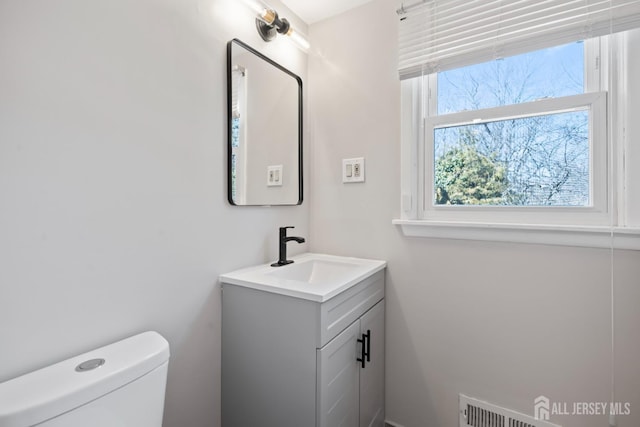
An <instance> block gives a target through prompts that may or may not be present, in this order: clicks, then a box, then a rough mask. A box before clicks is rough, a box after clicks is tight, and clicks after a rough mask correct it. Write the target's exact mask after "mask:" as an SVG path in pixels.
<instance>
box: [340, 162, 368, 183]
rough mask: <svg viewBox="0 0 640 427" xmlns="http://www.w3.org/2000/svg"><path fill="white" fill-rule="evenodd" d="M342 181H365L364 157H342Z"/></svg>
mask: <svg viewBox="0 0 640 427" xmlns="http://www.w3.org/2000/svg"><path fill="white" fill-rule="evenodd" d="M342 182H343V183H352V182H364V157H357V158H353V159H342Z"/></svg>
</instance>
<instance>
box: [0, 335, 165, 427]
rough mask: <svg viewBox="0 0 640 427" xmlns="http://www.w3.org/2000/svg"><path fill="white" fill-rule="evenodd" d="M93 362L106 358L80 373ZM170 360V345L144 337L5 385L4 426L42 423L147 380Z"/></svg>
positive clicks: (1, 394) (0, 420)
mask: <svg viewBox="0 0 640 427" xmlns="http://www.w3.org/2000/svg"><path fill="white" fill-rule="evenodd" d="M93 359H104V364H102V365H101V366H99V367H97V368H95V369H91V370H86V371H80V372H79V371H77V370H76V367H78V366H79V365H80V364H81V363H83V362H85V361H88V360H93ZM168 359H169V343H168V342H167V340H165V339H164V338H163V337H162V336H161V335H160V334H158V333H157V332H144V333H142V334H139V335H135V336H132V337H129V338H127V339H124V340H122V341H118V342H116V343H113V344H110V345H106V346H104V347H101V348H98V349H96V350H92V351H89V352H87V353H84V354H81V355H78V356H75V357H72V358H70V359H67V360H64V361H62V362H59V363H56V364H54V365H51V366H47V367H45V368H42V369H40V370H37V371H34V372H31V373H28V374H25V375H22V376H20V377H17V378H14V379H12V380H9V381H6V382H4V383H0V426H2V427H24V426H32V425H34V424H38V423H41V422H43V421H46V420H48V419H50V418H53V417H55V416H57V415H60V414H62V413H64V412H67V411H70V410H72V409H75V408H77V407H79V406H81V405H83V404H85V403H88V402H90V401H92V400H94V399H97V398H99V397H101V396H104V395H105V394H107V393H109V392H111V391H113V390H115V389H117V388H119V387H122V386H123V385H125V384H128V383H130V382H132V381H134V380H136V379H138V378H140V377H142V376H144V375H145V374H147V373H149V372H151V371H152V370H154V369H155V368H157V367H159V366H161V365H162V364H163V363H165V362H167V361H168ZM90 365H91V364H90Z"/></svg>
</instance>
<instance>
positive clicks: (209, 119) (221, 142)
mask: <svg viewBox="0 0 640 427" xmlns="http://www.w3.org/2000/svg"><path fill="white" fill-rule="evenodd" d="M274 3H275V4H274V6H276V7H277V8H278V10H281V11H282V13H283V15H284V16H286V17H287V18H293V20H294V22H296V23H297V24H298V26H299V27H300V26H301V24H300V23H299V22H298V21H297V20H296V19H295V18H294V17H292V16H291V14H288V13H287V12H286V9H285V8H283V7H281V5H280V3H279V2H274ZM302 28H303V29H304V27H302ZM233 37H238V38H240V39H241V40H243V41H244V42H246V43H248V44H250V45H252V46H253V47H255V48H257V49H259V50H261V51H262V52H263V53H265V54H266V55H268V56H270V57H272V58H274V59H275V60H276V61H280V62H282V64H283V65H285V66H286V67H288V68H290V69H292V70H294V71H295V72H296V73H298V74H299V75H301V76H303V79H304V78H306V56H305V55H304V54H303V53H302V52H301V51H300V50H298V49H297V48H296V47H295V46H294V45H293V44H291V43H289V42H288V41H287V40H282V38H280V40H277V41H275V42H273V43H270V44H268V45H267V44H266V43H265V42H263V41H262V40H261V39H260V38H259V36H258V35H257V32H256V31H255V22H254V19H253V15H252V13H251V12H249V11H248V10H247V9H245V8H244V7H243V6H242V3H241V2H239V1H237V0H207V1H205V0H135V1H131V0H110V1H96V0H26V1H25V0H2V1H0V64H2V65H1V66H0V94H1V95H0V201H1V204H2V208H1V209H0V343H1V345H0V347H1V349H2V350H1V351H0V382H1V381H4V380H7V379H9V378H12V377H15V376H18V375H20V374H23V373H26V372H29V371H31V370H34V369H36V368H40V367H43V366H46V365H48V364H51V363H53V362H56V361H59V360H62V359H64V358H66V357H69V356H72V355H74V354H78V353H80V352H84V351H86V350H90V349H92V348H95V347H97V346H101V345H104V344H107V343H109V342H112V341H114V340H118V339H121V338H124V337H126V336H129V335H132V334H135V333H138V332H141V331H145V330H157V331H158V332H160V333H161V334H162V335H164V336H165V337H166V338H167V339H168V340H169V342H170V344H171V353H172V355H171V361H170V364H169V382H168V390H167V402H166V414H165V423H164V425H165V426H175V427H185V426H219V425H220V288H219V285H218V283H217V277H218V275H219V274H220V273H223V272H227V271H230V270H234V269H236V268H238V267H241V266H248V265H252V264H257V263H263V262H267V261H269V260H272V259H276V258H277V227H278V226H282V225H295V226H296V227H297V229H296V234H297V235H301V236H307V237H308V222H309V221H308V218H309V205H308V204H305V205H302V206H298V207H285V208H238V207H231V206H229V205H228V203H227V202H226V141H227V137H226V128H227V124H226V120H227V119H226V43H227V41H228V40H230V39H231V38H233ZM306 247H307V245H295V246H292V247H291V252H292V253H296V252H300V251H304V250H306Z"/></svg>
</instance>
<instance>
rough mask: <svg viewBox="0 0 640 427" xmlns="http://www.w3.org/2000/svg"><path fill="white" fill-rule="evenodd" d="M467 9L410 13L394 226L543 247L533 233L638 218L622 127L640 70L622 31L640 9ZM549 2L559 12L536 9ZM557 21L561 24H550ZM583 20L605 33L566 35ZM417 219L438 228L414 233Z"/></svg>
mask: <svg viewBox="0 0 640 427" xmlns="http://www.w3.org/2000/svg"><path fill="white" fill-rule="evenodd" d="M463 3H464V2H458V1H456V0H431V1H426V2H425V3H424V4H423V5H421V6H418V7H417V8H418V9H419V10H417V11H416V12H414V13H413V14H411V13H409V14H408V17H409V18H413V19H414V21H413V22H409V23H407V22H403V21H404V20H405V19H406V18H407V16H404V17H403V16H402V13H401V12H402V10H401V11H399V13H401V18H400V19H401V25H400V27H401V30H400V75H401V80H402V82H401V87H402V134H403V135H402V137H403V144H402V150H403V152H402V153H403V154H402V159H403V165H402V218H401V219H400V220H397V221H395V222H396V223H398V224H401V225H403V229H404V230H405V233H407V227H409V226H410V227H413V228H414V230H413V231H411V232H410V233H407V234H412V235H426V236H434V237H451V236H452V235H453V237H456V236H465V234H468V231H469V229H470V228H474V227H475V228H483V227H484V228H485V229H486V228H490V229H491V231H492V232H494V231H495V230H497V229H501V230H503V231H504V230H506V231H507V232H512V231H513V230H521V231H522V230H526V232H525V233H524V234H529V237H527V238H525V239H520V240H523V241H531V240H534V241H539V242H543V241H540V240H539V239H538V238H536V237H533V238H531V236H533V234H531V233H530V232H531V230H547V231H549V230H552V231H559V230H561V231H563V232H566V231H570V232H571V231H575V230H582V231H584V230H587V229H588V230H589V231H593V230H598V231H599V232H601V235H602V236H603V237H607V238H610V230H611V227H625V228H626V230H627V232H628V231H629V230H631V227H630V226H633V225H634V224H640V221H638V219H639V215H638V214H639V213H640V212H634V211H633V208H632V207H633V206H638V203H637V201H634V200H633V199H634V198H635V197H636V196H633V195H632V193H631V191H630V187H634V185H629V184H630V181H629V176H631V175H630V174H629V170H630V166H631V165H633V166H635V164H636V163H634V160H635V159H636V158H638V155H637V154H635V155H634V154H632V153H631V151H633V150H629V143H628V141H629V139H628V135H627V134H626V133H625V132H627V131H628V129H629V126H625V124H626V123H627V121H628V120H629V119H630V117H632V111H628V109H627V107H629V106H631V103H630V102H629V99H630V96H629V94H628V93H627V92H626V91H627V89H628V87H627V86H628V84H627V83H628V82H629V81H630V79H628V78H627V76H631V75H633V74H634V72H637V68H635V67H638V64H637V63H636V64H635V65H634V64H633V62H634V61H630V60H629V58H631V57H632V55H631V54H630V53H629V51H630V46H631V45H633V46H637V43H638V40H639V37H638V31H639V30H632V31H631V32H629V31H625V30H626V27H625V28H622V27H621V26H620V25H621V24H619V23H617V21H616V19H617V18H616V17H617V16H626V17H631V18H629V19H628V20H626V21H624V22H625V24H626V25H630V26H631V27H632V28H634V27H637V26H638V24H640V3H638V2H625V3H624V4H623V3H616V2H612V3H610V2H608V1H604V2H598V5H597V6H596V5H595V3H594V2H591V1H586V2H584V3H582V4H581V5H578V6H575V5H574V6H569V5H566V4H565V3H564V2H559V1H555V0H550V1H549V2H545V3H544V4H543V3H541V2H533V1H526V0H525V1H523V2H518V4H517V5H515V4H514V5H513V6H511V5H509V6H504V5H503V6H499V9H500V10H491V9H488V8H490V7H491V6H490V5H487V4H476V3H474V4H473V5H472V6H473V7H472V9H474V10H467V9H468V7H471V6H469V5H468V4H467V6H468V7H467V6H465V5H464V4H463ZM632 3H637V4H632ZM547 5H548V6H549V7H550V10H551V9H552V10H553V11H552V12H550V11H545V10H535V13H534V11H533V10H534V9H536V8H540V9H543V8H544V7H546V6H547ZM576 5H577V3H576ZM565 6H566V8H567V9H564V8H565ZM520 7H522V8H523V10H515V9H514V10H512V9H511V8H520ZM623 7H626V8H632V9H633V10H632V9H624V13H622V12H621V9H620V8H623ZM598 8H599V9H598ZM609 8H610V9H609ZM616 8H617V9H616ZM485 9H486V10H485ZM503 9H505V10H503ZM524 9H527V10H526V11H524ZM596 9H598V12H597V13H601V14H603V15H602V16H600V17H599V18H598V17H594V16H593V14H592V12H593V13H596V12H594V11H595V10H596ZM559 10H562V12H559ZM525 12H526V13H525ZM546 13H552V14H551V15H546ZM579 14H584V17H580V16H578V15H579ZM625 14H626V15H625ZM560 15H561V16H560ZM496 16H497V17H496ZM530 17H533V18H531V19H530V20H531V22H527V21H526V20H527V19H529V18H530ZM556 17H557V18H558V19H557V21H558V25H559V27H558V28H555V29H554V28H552V25H550V24H549V25H547V22H551V21H553V19H551V18H554V19H555V18H556ZM566 18H569V19H566ZM574 18H575V19H574ZM578 18H580V19H582V18H584V19H586V21H587V22H589V24H588V25H587V26H584V25H583V24H584V22H583V24H580V25H582V28H583V29H584V28H587V27H588V28H590V29H594V28H596V29H598V28H599V29H598V30H596V31H594V32H592V33H590V34H587V35H590V36H595V37H587V38H585V37H584V35H585V33H584V32H582V33H581V30H579V29H578V27H580V25H578V26H577V27H575V28H573V29H571V28H569V27H568V25H569V24H566V23H567V22H569V21H572V22H573V23H572V24H571V25H574V24H575V22H578V21H580V19H578ZM610 18H611V20H609V19H610ZM634 19H635V20H636V21H637V22H636V21H634ZM509 20H513V24H510V22H509ZM632 21H634V23H631V22H632ZM416 22H417V23H416ZM496 23H497V24H496ZM494 24H495V25H494ZM456 25H461V26H462V27H460V28H458V27H456ZM465 25H466V27H465ZM491 25H494V27H491ZM528 25H531V26H530V27H527V26H528ZM403 26H404V27H406V28H405V29H404V30H403ZM543 26H544V27H545V28H544V29H543V30H540V27H543ZM425 27H426V28H428V29H429V31H424V28H425ZM618 30H619V31H618ZM610 31H613V32H616V34H612V35H609V32H610ZM629 33H630V34H631V36H630V35H629ZM496 34H497V36H496ZM579 35H582V36H583V37H578V36H579ZM528 36H531V37H528ZM527 37H528V38H527ZM501 53H502V54H501ZM636 153H637V150H636ZM639 166H640V165H639ZM636 191H637V190H636ZM405 225H406V226H407V227H405ZM417 225H420V226H423V227H430V228H429V230H428V231H420V232H415V227H414V226H417ZM438 227H440V229H437V228H438ZM454 227H457V228H458V229H457V230H453V228H454ZM446 229H448V230H449V231H447V230H446ZM443 230H444V231H443ZM471 234H473V233H471ZM507 234H508V233H507ZM521 234H523V233H521ZM534 234H535V233H534ZM485 235H486V233H485ZM545 239H546V238H543V240H545ZM494 240H503V239H502V238H496V239H494ZM505 240H511V239H510V238H505ZM515 240H519V239H515ZM547 240H548V239H547ZM551 240H553V239H551ZM569 240H571V239H569ZM636 240H637V239H636ZM603 241H604V240H603ZM607 244H610V240H607V241H606V244H603V246H606V245H607ZM632 246H634V247H635V246H637V247H638V248H640V242H636V243H633V244H632Z"/></svg>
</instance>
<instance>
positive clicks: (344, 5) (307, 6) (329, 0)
mask: <svg viewBox="0 0 640 427" xmlns="http://www.w3.org/2000/svg"><path fill="white" fill-rule="evenodd" d="M370 1H371V0H282V3H284V4H285V5H286V6H287V7H288V8H289V9H291V10H292V11H293V12H294V13H295V14H296V15H298V16H299V17H300V18H301V19H302V20H303V21H304V22H306V23H307V24H313V23H314V22H318V21H322V20H323V19H326V18H329V17H331V16H335V15H339V14H340V13H342V12H346V11H347V10H350V9H353V8H354V7H357V6H360V5H363V4H365V3H369V2H370Z"/></svg>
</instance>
